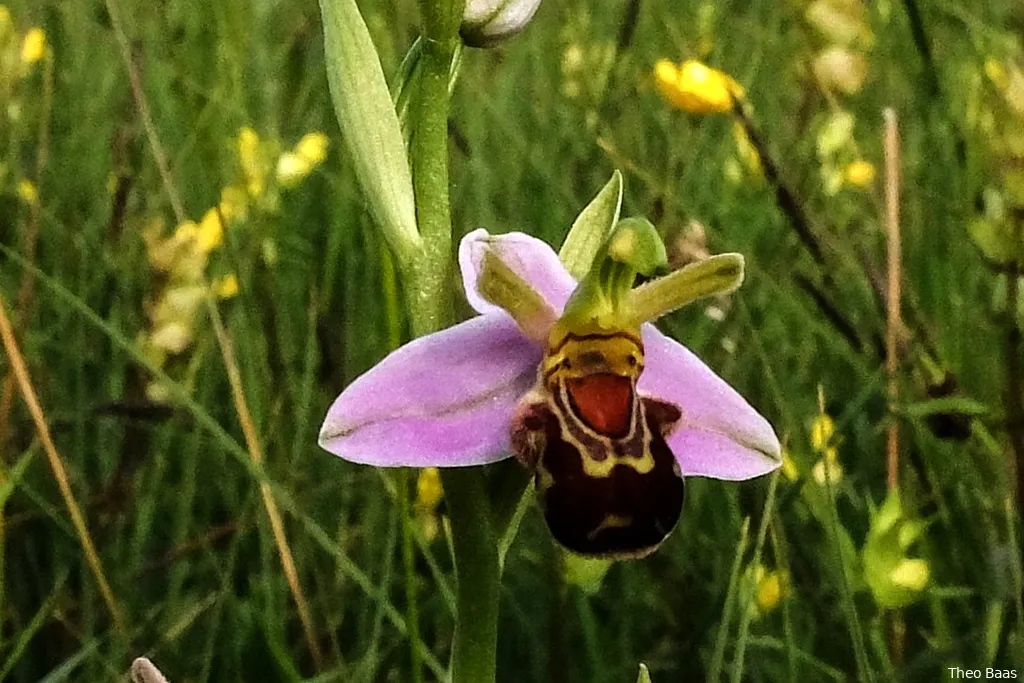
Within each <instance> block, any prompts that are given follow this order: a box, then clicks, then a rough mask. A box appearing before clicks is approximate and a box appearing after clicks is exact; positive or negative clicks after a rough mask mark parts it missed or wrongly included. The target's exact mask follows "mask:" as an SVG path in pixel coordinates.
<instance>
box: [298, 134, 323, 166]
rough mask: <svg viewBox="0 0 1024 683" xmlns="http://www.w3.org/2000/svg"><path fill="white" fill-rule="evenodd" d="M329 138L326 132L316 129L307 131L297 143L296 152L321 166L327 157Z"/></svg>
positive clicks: (315, 164)
mask: <svg viewBox="0 0 1024 683" xmlns="http://www.w3.org/2000/svg"><path fill="white" fill-rule="evenodd" d="M327 146H328V140H327V135H326V134H325V133H321V132H320V131H314V132H312V133H306V134H305V135H303V136H302V139H301V140H299V142H298V143H297V144H296V145H295V153H296V154H298V155H299V156H300V157H302V158H303V159H307V160H308V161H309V162H310V163H312V164H313V165H314V166H319V165H320V164H322V163H323V162H324V159H326V158H327Z"/></svg>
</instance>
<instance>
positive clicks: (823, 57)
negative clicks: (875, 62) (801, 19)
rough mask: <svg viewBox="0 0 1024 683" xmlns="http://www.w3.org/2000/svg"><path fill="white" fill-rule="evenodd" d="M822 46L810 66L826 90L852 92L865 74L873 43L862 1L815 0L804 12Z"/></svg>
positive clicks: (848, 93) (853, 92)
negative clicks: (867, 52)
mask: <svg viewBox="0 0 1024 683" xmlns="http://www.w3.org/2000/svg"><path fill="white" fill-rule="evenodd" d="M804 16H805V17H806V19H807V22H808V23H809V24H810V25H811V26H812V27H813V28H814V29H815V30H816V31H817V32H818V34H819V35H820V36H821V38H822V39H823V40H824V42H825V46H824V47H823V48H822V49H821V50H819V51H818V53H817V55H815V57H814V59H813V61H812V63H811V69H812V71H813V72H814V76H815V78H816V79H817V81H818V83H819V85H821V87H822V88H823V89H824V90H825V91H826V92H828V93H832V94H837V93H841V94H843V95H855V94H857V93H858V92H860V91H861V88H863V87H864V82H865V81H866V80H867V76H868V60H867V56H866V54H865V53H866V51H867V50H868V49H869V48H870V47H871V44H872V43H873V42H874V37H873V35H872V33H871V27H870V26H869V25H868V23H867V18H866V11H865V8H864V3H863V1H862V0H814V2H811V3H810V4H809V5H808V7H807V11H806V13H805V15H804Z"/></svg>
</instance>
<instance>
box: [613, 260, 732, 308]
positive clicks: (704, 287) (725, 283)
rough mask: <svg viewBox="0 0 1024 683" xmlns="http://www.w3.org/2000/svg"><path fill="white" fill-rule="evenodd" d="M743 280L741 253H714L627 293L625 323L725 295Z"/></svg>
mask: <svg viewBox="0 0 1024 683" xmlns="http://www.w3.org/2000/svg"><path fill="white" fill-rule="evenodd" d="M742 282H743V256H742V255H740V254H718V255H716V256H712V257H711V258H709V259H706V260H704V261H699V262H697V263H691V264H690V265H688V266H685V267H683V268H680V269H679V270H676V271H673V272H671V273H669V274H668V275H666V276H664V277H660V278H658V279H656V280H651V281H650V282H647V283H644V284H643V285H640V286H639V287H637V288H636V289H634V290H633V291H632V292H631V293H630V295H629V301H628V306H627V309H628V311H629V313H628V315H629V323H630V324H633V325H639V324H640V323H645V322H650V321H652V320H656V319H658V318H660V317H661V316H663V315H665V314H667V313H671V312H672V311H675V310H677V309H679V308H681V307H683V306H685V305H686V304H688V303H691V302H693V301H696V300H697V299H703V298H704V297H708V296H714V295H716V294H727V293H729V292H731V291H733V290H735V289H736V288H737V287H739V286H740V284H742Z"/></svg>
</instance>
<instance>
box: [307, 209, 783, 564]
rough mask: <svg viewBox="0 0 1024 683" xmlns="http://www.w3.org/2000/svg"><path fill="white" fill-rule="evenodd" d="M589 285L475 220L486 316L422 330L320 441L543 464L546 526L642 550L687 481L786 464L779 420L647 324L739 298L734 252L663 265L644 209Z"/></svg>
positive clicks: (358, 451) (400, 458) (342, 451)
mask: <svg viewBox="0 0 1024 683" xmlns="http://www.w3.org/2000/svg"><path fill="white" fill-rule="evenodd" d="M614 223H615V228H614V229H613V230H612V231H610V232H609V237H608V238H607V240H606V241H605V242H604V244H603V246H602V247H601V248H600V250H599V251H598V253H597V254H596V255H595V258H594V259H593V261H592V265H591V266H590V268H589V270H588V271H587V272H586V274H585V275H584V276H583V278H582V280H581V281H580V282H577V281H576V279H575V278H574V277H573V276H572V275H570V273H569V272H568V271H567V270H566V268H565V266H563V264H562V263H561V262H560V261H559V257H558V256H557V255H556V254H555V252H554V251H553V250H552V249H551V247H549V246H548V245H547V244H545V243H544V242H542V241H540V240H538V239H535V238H533V237H530V236H528V235H525V234H522V233H509V234H504V235H490V234H488V233H487V231H486V230H482V229H481V230H476V231H474V232H471V233H470V234H468V235H466V237H465V238H464V239H463V240H462V242H461V244H460V247H459V264H460V266H461V270H462V278H463V283H464V286H465V292H466V297H467V299H468V301H469V303H470V305H471V306H472V307H473V308H474V309H475V310H476V311H477V313H479V315H478V316H476V317H474V318H471V319H470V320H467V321H466V322H463V323H461V324H458V325H455V326H454V327H451V328H448V329H446V330H442V331H440V332H437V333H435V334H431V335H429V336H426V337H421V338H419V339H416V340H414V341H412V342H410V343H408V344H406V345H405V346H403V347H401V348H399V349H398V350H396V351H394V352H393V353H391V354H390V355H389V356H387V357H386V358H385V359H384V360H383V361H381V362H380V363H379V364H377V365H376V366H375V367H373V368H371V369H370V370H369V371H368V372H366V373H365V374H364V375H362V376H361V377H359V378H357V379H356V380H355V381H354V382H352V384H350V385H349V386H348V387H347V388H346V389H345V391H344V392H343V393H342V394H341V396H339V397H338V398H337V400H336V401H335V402H334V404H333V405H332V406H331V408H330V410H329V412H328V414H327V417H326V420H325V421H324V424H323V427H322V430H321V433H320V445H321V446H322V447H323V448H324V449H326V450H328V451H330V452H331V453H334V454H336V455H338V456H340V457H342V458H344V459H346V460H349V461H352V462H357V463H365V464H370V465H376V466H383V467H395V466H412V467H429V466H434V467H459V466H466V465H483V464H486V463H491V462H495V461H497V460H501V459H503V458H506V457H509V456H511V455H515V456H516V457H517V458H518V459H519V460H520V461H521V462H522V463H523V464H524V465H526V466H528V467H530V468H531V469H532V470H533V472H534V477H535V482H536V485H537V490H538V493H539V495H540V497H541V502H542V504H543V507H544V509H545V516H546V520H547V522H548V526H549V528H550V529H551V531H552V533H553V534H554V536H555V538H556V539H557V540H558V541H559V542H561V543H562V544H563V545H564V546H566V547H567V548H569V549H570V550H572V551H575V552H577V553H580V554H583V555H589V556H602V557H616V558H620V557H641V556H643V555H646V554H648V553H649V552H651V551H653V550H654V549H655V548H657V547H658V545H659V544H660V543H661V541H663V540H664V539H665V537H667V535H668V534H669V532H670V531H671V530H672V528H673V527H674V526H675V523H676V521H677V520H678V518H679V515H680V511H681V508H682V499H683V482H684V478H685V477H713V478H717V479H727V480H742V479H749V478H752V477H756V476H759V475H762V474H765V473H767V472H770V471H771V470H774V469H775V468H776V467H778V466H779V464H780V463H781V456H780V446H779V441H778V439H777V438H776V436H775V433H774V431H773V430H772V427H771V426H770V425H769V424H768V422H767V421H766V420H765V419H764V418H763V417H762V416H761V415H759V414H758V413H757V412H756V411H755V410H754V409H753V408H752V407H751V406H750V405H749V404H748V403H747V402H746V401H745V400H744V399H743V398H742V397H741V396H740V395H739V394H738V393H737V392H736V391H735V390H733V389H732V388H731V387H730V386H729V385H728V384H726V382H725V381H724V380H722V379H721V378H720V377H718V375H716V374H715V373H714V372H713V371H712V370H711V369H709V368H708V366H707V365H705V364H704V363H703V362H701V361H700V359H698V358H697V357H696V356H695V355H694V354H693V353H692V352H690V351H689V350H688V349H686V348H685V347H684V346H682V345H681V344H679V343H678V342H675V341H673V340H672V339H670V338H669V337H667V336H665V335H664V334H662V333H661V332H659V331H658V330H657V329H655V327H654V326H653V325H651V324H650V321H651V320H654V319H656V318H657V317H660V316H661V315H664V314H665V313H667V312H669V311H671V310H674V309H676V308H678V307H680V306H681V305H683V304H685V303H687V302H689V301H692V300H694V299H696V298H700V297H703V296H709V295H712V294H718V293H722V292H723V291H730V290H732V289H734V288H735V287H736V286H738V285H739V282H740V281H741V280H742V273H743V260H742V257H741V256H739V255H738V254H722V255H719V256H714V257H711V258H710V259H708V260H706V261H703V262H700V263H696V264H691V265H689V266H687V267H685V268H683V269H681V270H677V271H674V272H671V273H669V274H667V275H665V276H663V277H660V278H656V279H652V280H649V281H648V282H646V283H644V284H642V285H640V286H637V287H635V288H634V286H633V285H634V281H635V279H636V276H637V274H638V273H642V274H644V275H648V276H650V275H652V274H654V273H656V272H658V271H661V270H664V267H665V250H664V245H663V244H662V242H661V239H660V237H658V235H657V233H656V232H655V231H654V228H653V226H651V224H650V223H648V222H647V221H646V220H643V219H633V218H630V219H625V220H622V221H615V222H614Z"/></svg>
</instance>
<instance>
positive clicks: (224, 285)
mask: <svg viewBox="0 0 1024 683" xmlns="http://www.w3.org/2000/svg"><path fill="white" fill-rule="evenodd" d="M213 291H214V293H215V294H216V295H217V298H218V299H230V298H232V297H235V296H238V276H236V275H235V274H234V273H231V274H230V275H225V276H224V277H222V278H220V279H219V280H217V282H215V283H214V285H213Z"/></svg>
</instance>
